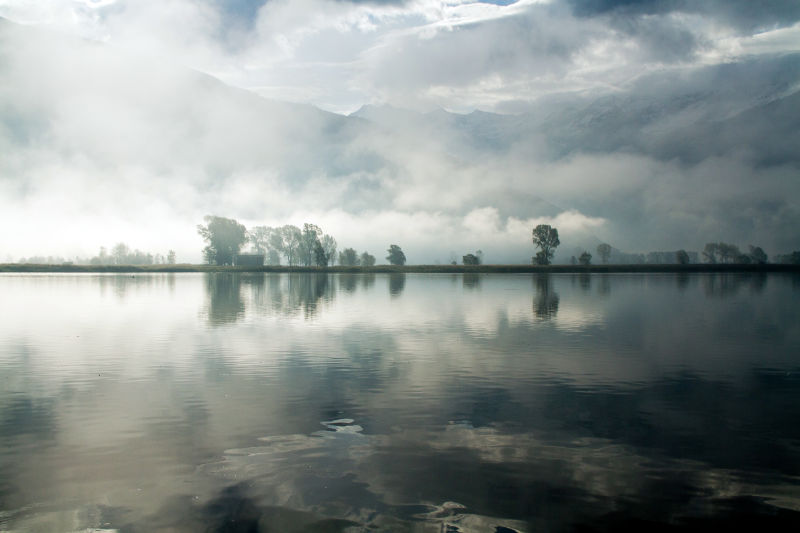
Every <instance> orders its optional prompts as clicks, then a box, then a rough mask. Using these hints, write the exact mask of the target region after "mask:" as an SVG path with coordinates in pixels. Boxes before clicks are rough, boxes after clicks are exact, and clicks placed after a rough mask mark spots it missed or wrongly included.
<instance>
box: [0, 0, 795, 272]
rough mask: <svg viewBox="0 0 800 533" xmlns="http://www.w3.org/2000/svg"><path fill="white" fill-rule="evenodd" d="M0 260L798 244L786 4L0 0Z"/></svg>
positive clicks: (432, 256) (438, 256)
mask: <svg viewBox="0 0 800 533" xmlns="http://www.w3.org/2000/svg"><path fill="white" fill-rule="evenodd" d="M0 17H3V19H0V228H2V229H0V261H13V260H17V259H18V258H20V257H26V256H31V255H60V256H63V257H74V256H76V255H79V256H82V257H89V256H92V255H95V254H96V253H97V250H98V249H99V247H100V246H106V247H109V246H112V245H113V244H115V243H117V242H120V241H122V242H125V243H127V244H128V245H129V246H130V247H131V248H139V249H142V250H147V251H151V252H154V253H161V254H166V252H167V250H169V249H173V250H176V252H177V255H178V260H179V261H181V262H200V261H201V250H202V248H203V242H202V240H201V238H200V236H199V235H198V234H197V232H196V229H195V226H196V225H197V224H198V223H201V222H202V219H203V216H204V215H207V214H213V215H219V216H225V217H230V218H235V219H237V220H238V221H240V222H242V223H243V224H245V225H246V226H247V227H252V226H255V225H267V226H279V225H284V224H296V225H300V226H301V225H302V224H303V223H304V222H311V223H314V224H317V225H319V226H320V227H321V228H322V229H323V230H324V231H325V232H326V233H328V234H331V235H333V236H334V237H335V238H336V239H337V241H338V243H339V248H340V249H343V248H345V247H353V248H355V249H357V250H359V251H363V250H366V251H369V252H370V253H372V254H374V255H375V256H376V257H378V258H379V262H380V260H381V259H382V258H383V256H384V255H385V250H386V248H387V247H388V245H389V244H390V243H397V244H399V245H401V246H402V247H403V250H404V251H405V254H406V256H407V257H408V260H409V263H435V262H449V260H450V258H451V257H452V255H453V254H455V256H456V257H461V255H462V254H465V253H468V252H471V251H475V250H477V249H481V250H483V251H484V257H485V261H486V262H487V263H515V262H523V263H527V262H530V257H531V255H533V253H534V249H533V246H532V244H531V239H530V232H531V228H532V227H534V226H535V225H536V224H540V223H547V224H552V225H554V226H556V227H557V228H558V229H559V232H560V234H561V242H562V249H563V250H562V251H561V253H562V256H561V258H559V256H558V255H557V256H556V261H559V259H561V260H562V261H563V260H565V258H568V257H569V254H571V253H574V252H573V250H575V249H581V248H586V249H590V250H593V249H594V246H596V245H597V244H598V243H600V242H608V243H611V244H612V245H613V246H614V247H615V248H617V249H619V250H623V251H627V252H647V251H652V250H676V249H679V248H684V249H686V250H701V249H702V247H703V245H704V244H705V243H706V242H710V241H725V242H731V243H736V244H738V245H740V246H741V247H743V248H746V246H747V245H748V244H753V245H757V246H762V247H763V248H764V249H765V250H766V251H767V252H768V253H769V254H770V255H773V254H778V253H786V252H788V251H791V250H797V249H800V232H798V231H797V228H798V227H800V205H798V204H799V200H800V194H799V193H800V180H798V176H799V174H798V170H800V150H798V147H800V127H798V126H800V92H799V91H800V3H796V2H787V1H781V0H776V1H764V2H757V3H756V2H750V1H747V0H736V1H724V0H716V1H697V2H692V1H689V0H686V1H680V0H678V1H669V2H657V1H647V0H642V1H631V0H626V1H622V0H620V1H613V0H606V1H600V2H593V1H588V0H586V1H584V0H569V1H555V0H554V1H549V2H548V1H525V0H520V1H518V2H504V1H500V2H461V1H449V2H434V1H408V2H403V1H398V2H393V1H372V2H348V1H335V2H334V1H323V0H295V1H291V2H289V1H281V0H271V1H268V2H264V1H262V0H232V1H228V2H225V1H222V0H194V1H190V0H159V1H149V0H135V1H134V0H129V1H124V0H117V1H114V0H84V1H67V0H48V1H41V2H27V1H15V0H0Z"/></svg>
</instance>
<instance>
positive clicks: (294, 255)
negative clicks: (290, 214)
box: [280, 224, 303, 266]
mask: <svg viewBox="0 0 800 533" xmlns="http://www.w3.org/2000/svg"><path fill="white" fill-rule="evenodd" d="M280 236H281V249H282V251H283V254H284V256H285V257H286V262H287V263H288V264H289V266H294V265H296V264H298V263H299V262H300V244H301V242H302V240H303V232H302V231H300V228H298V227H297V226H292V225H290V224H289V225H286V226H283V227H282V228H281V231H280Z"/></svg>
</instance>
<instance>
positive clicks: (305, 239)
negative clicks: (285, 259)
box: [299, 223, 322, 266]
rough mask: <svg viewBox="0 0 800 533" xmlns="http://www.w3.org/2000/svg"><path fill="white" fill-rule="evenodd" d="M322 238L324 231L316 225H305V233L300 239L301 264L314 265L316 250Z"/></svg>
mask: <svg viewBox="0 0 800 533" xmlns="http://www.w3.org/2000/svg"><path fill="white" fill-rule="evenodd" d="M320 237H322V230H321V229H320V228H319V226H317V225H316V224H308V223H306V224H303V233H302V235H301V238H300V249H299V253H300V263H301V264H303V266H311V265H313V264H314V262H315V260H314V248H316V244H317V243H318V242H319V239H320Z"/></svg>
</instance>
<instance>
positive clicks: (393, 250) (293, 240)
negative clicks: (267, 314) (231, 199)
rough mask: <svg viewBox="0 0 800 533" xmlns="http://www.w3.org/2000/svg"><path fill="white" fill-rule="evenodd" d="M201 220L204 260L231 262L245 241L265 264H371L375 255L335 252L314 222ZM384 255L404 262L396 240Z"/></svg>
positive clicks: (332, 243) (333, 243) (347, 250)
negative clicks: (256, 223) (280, 223)
mask: <svg viewBox="0 0 800 533" xmlns="http://www.w3.org/2000/svg"><path fill="white" fill-rule="evenodd" d="M203 220H204V221H205V224H199V225H198V226H197V232H198V233H199V234H200V236H201V237H203V240H204V241H205V242H206V246H205V248H203V258H204V259H205V261H206V262H207V263H208V264H216V265H233V264H235V261H236V258H237V256H240V251H241V249H242V248H243V247H244V246H245V244H248V243H249V245H250V249H251V252H252V253H254V254H257V255H260V256H263V258H264V262H265V263H266V264H268V265H280V264H281V261H285V264H286V265H289V266H307V267H308V266H317V267H327V266H329V265H335V264H336V262H337V261H338V263H339V264H340V265H341V266H367V267H369V266H373V265H374V264H375V256H373V255H372V254H370V253H368V252H362V253H361V254H359V253H358V252H357V251H356V250H354V249H353V248H345V249H344V250H342V251H340V252H338V254H337V242H336V239H334V238H333V237H332V236H331V235H328V234H326V233H324V232H323V231H322V229H321V228H320V227H319V226H317V225H316V224H310V223H305V224H303V228H302V229H301V228H299V227H297V226H293V225H285V226H280V227H269V226H255V227H253V228H251V229H249V230H248V229H247V228H246V227H245V226H244V225H243V224H240V223H239V222H237V221H236V220H234V219H231V218H225V217H219V216H214V215H207V216H205V217H204V218H203ZM387 252H388V254H389V255H387V256H386V259H387V261H389V263H390V264H392V265H404V264H405V263H406V256H405V253H403V250H402V248H400V246H398V245H396V244H392V245H390V246H389V249H388V250H387Z"/></svg>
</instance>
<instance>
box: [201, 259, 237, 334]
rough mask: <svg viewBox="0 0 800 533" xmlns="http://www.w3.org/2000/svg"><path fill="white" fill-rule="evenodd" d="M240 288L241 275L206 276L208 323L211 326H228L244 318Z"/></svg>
mask: <svg viewBox="0 0 800 533" xmlns="http://www.w3.org/2000/svg"><path fill="white" fill-rule="evenodd" d="M241 287H242V280H241V274H228V273H222V272H215V273H212V274H206V294H207V295H208V321H209V322H210V323H211V324H215V325H221V324H229V323H232V322H236V321H237V320H238V319H239V318H240V317H242V316H244V309H245V307H244V300H243V299H242V289H241Z"/></svg>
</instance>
